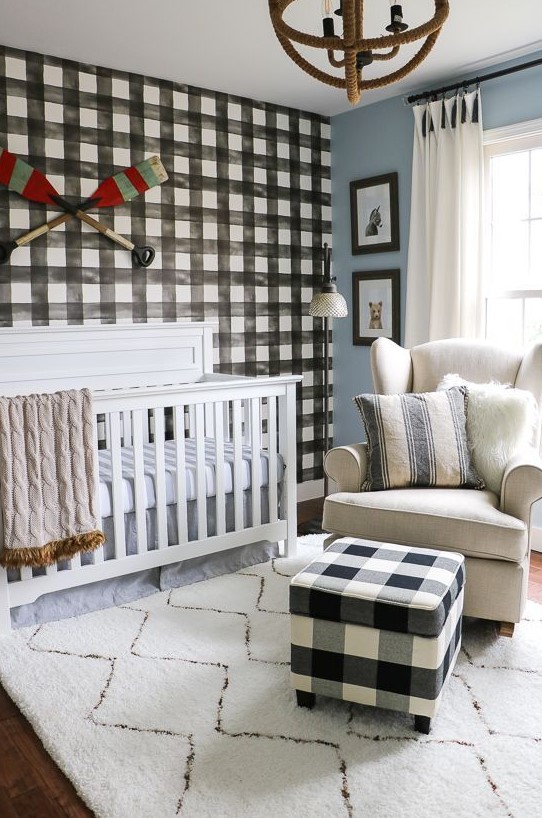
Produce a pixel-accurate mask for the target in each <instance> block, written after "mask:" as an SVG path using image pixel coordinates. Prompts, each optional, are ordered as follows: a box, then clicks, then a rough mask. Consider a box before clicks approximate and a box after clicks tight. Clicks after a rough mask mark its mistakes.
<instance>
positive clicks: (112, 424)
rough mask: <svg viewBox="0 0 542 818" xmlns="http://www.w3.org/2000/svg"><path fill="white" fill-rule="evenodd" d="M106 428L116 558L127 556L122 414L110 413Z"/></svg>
mask: <svg viewBox="0 0 542 818" xmlns="http://www.w3.org/2000/svg"><path fill="white" fill-rule="evenodd" d="M106 428H107V429H108V432H109V436H108V440H109V442H110V446H111V476H112V485H111V488H112V495H113V531H114V532H115V557H116V558H117V559H120V558H122V557H125V556H126V536H125V530H124V497H123V491H122V457H121V445H120V438H121V428H120V413H119V412H110V413H109V414H108V415H107V422H106Z"/></svg>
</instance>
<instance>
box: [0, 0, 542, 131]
mask: <svg viewBox="0 0 542 818" xmlns="http://www.w3.org/2000/svg"><path fill="white" fill-rule="evenodd" d="M334 5H338V0H337V2H336V3H335V4H334ZM320 8H321V2H320V0H298V2H297V3H295V4H294V7H293V8H292V9H289V10H288V11H287V12H286V15H285V16H286V18H287V19H288V21H289V22H290V21H292V23H293V24H294V25H297V26H298V27H299V28H303V29H304V30H307V31H309V30H310V31H312V32H314V33H316V34H319V33H320V32H321V16H320ZM365 9H366V26H365V34H366V36H377V35H378V34H380V33H384V32H383V27H384V26H385V25H387V23H388V21H389V19H388V18H389V2H388V0H366V2H365ZM432 9H433V2H432V0H403V13H404V17H405V21H407V22H409V23H410V25H411V26H412V25H417V24H419V23H421V22H423V21H424V20H426V19H427V18H428V17H430V16H431V14H432ZM290 13H291V16H290V17H288V14H290ZM414 15H418V16H417V17H414ZM0 20H1V28H0V41H1V42H2V44H4V45H9V46H14V47H16V48H22V49H27V50H30V51H37V52H40V53H42V54H48V55H53V56H57V57H65V58H68V59H74V60H79V61H81V62H86V63H90V64H93V65H102V66H106V67H109V68H117V69H121V70H124V71H134V72H136V73H141V74H147V75H149V76H153V77H160V78H163V79H169V80H174V81H176V82H181V83H188V84H190V85H196V86H199V87H202V88H209V89H213V90H216V91H226V92H229V93H232V94H239V95H242V96H246V97H250V98H252V99H259V100H264V101H267V102H274V103H278V104H282V105H288V106H292V107H294V108H299V109H302V110H307V111H315V112H318V113H321V114H327V115H333V114H336V113H340V112H341V111H345V110H348V109H349V107H350V106H349V104H348V102H347V100H346V96H345V93H344V92H343V91H340V90H337V89H334V88H330V87H328V86H326V85H323V84H322V83H320V82H318V81H317V80H314V79H312V78H311V77H309V76H307V75H306V74H304V73H303V72H302V71H301V70H300V69H299V68H298V67H297V66H295V65H294V64H293V63H292V62H291V60H290V59H289V58H288V57H287V56H286V55H285V54H284V52H283V51H282V48H281V47H280V45H279V42H278V40H277V39H276V37H275V34H274V32H273V29H272V26H271V23H270V20H269V13H268V4H267V0H90V2H89V0H46V2H44V0H0ZM539 49H542V2H541V0H515V2H513V3H511V2H510V0H450V16H449V18H448V20H447V22H446V24H445V26H444V29H443V31H442V34H441V36H440V37H439V39H438V40H437V43H436V46H435V48H434V50H433V52H432V53H431V54H430V56H429V57H428V58H427V60H426V61H425V62H424V63H422V65H421V66H419V68H418V69H417V70H416V71H415V73H413V74H412V75H410V76H409V77H407V78H406V79H405V80H403V81H402V82H400V83H395V84H394V85H391V86H387V87H386V88H384V89H381V90H378V91H369V92H367V93H366V94H365V95H364V97H363V99H362V103H361V104H368V103H371V102H376V101H378V100H380V99H384V98H386V97H390V96H395V95H397V94H401V93H407V92H411V91H412V90H420V89H424V88H427V87H434V86H435V84H436V85H438V84H441V83H442V82H443V81H447V80H449V78H450V77H452V78H456V77H459V76H466V75H469V76H470V75H472V73H473V71H474V72H475V73H477V72H479V71H480V70H482V69H483V68H484V67H486V66H488V65H491V64H492V63H497V62H502V61H504V60H507V59H511V58H513V57H517V56H523V55H525V54H529V53H531V52H533V51H537V50H539ZM305 53H306V52H305ZM313 53H314V50H313ZM405 53H406V52H405ZM409 53H410V52H409ZM404 61H405V58H404V57H403V62H404ZM320 65H321V66H322V67H325V63H320ZM387 65H388V66H390V69H391V68H397V67H399V66H398V65H396V64H395V61H394V62H393V63H388V64H387ZM364 75H365V76H367V77H369V76H370V75H371V74H370V69H367V70H366V73H365V74H364Z"/></svg>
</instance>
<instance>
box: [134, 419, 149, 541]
mask: <svg viewBox="0 0 542 818" xmlns="http://www.w3.org/2000/svg"><path fill="white" fill-rule="evenodd" d="M146 423H147V412H146V411H145V412H143V410H141V409H137V410H135V411H134V412H133V413H132V435H133V448H134V502H135V523H136V540H137V543H136V547H137V553H138V554H144V553H145V552H146V551H147V521H146V512H145V506H146V502H145V501H146V496H147V493H146V491H145V464H144V462H143V440H144V424H146Z"/></svg>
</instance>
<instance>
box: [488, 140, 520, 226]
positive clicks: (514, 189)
mask: <svg viewBox="0 0 542 818" xmlns="http://www.w3.org/2000/svg"><path fill="white" fill-rule="evenodd" d="M491 174H492V185H493V223H494V225H495V224H498V225H499V226H501V227H503V228H504V229H507V228H509V226H510V224H512V223H515V222H520V221H522V219H527V218H528V217H529V151H521V153H509V154H505V155H504V156H495V157H494V158H493V159H492V160H491Z"/></svg>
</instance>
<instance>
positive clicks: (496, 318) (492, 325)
mask: <svg viewBox="0 0 542 818" xmlns="http://www.w3.org/2000/svg"><path fill="white" fill-rule="evenodd" d="M536 300H537V301H538V300H539V299H536ZM486 315H487V325H486V337H487V338H488V340H489V341H494V342H495V343H499V344H504V345H506V346H516V347H517V346H522V345H523V299H521V298H488V300H487V312H486Z"/></svg>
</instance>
